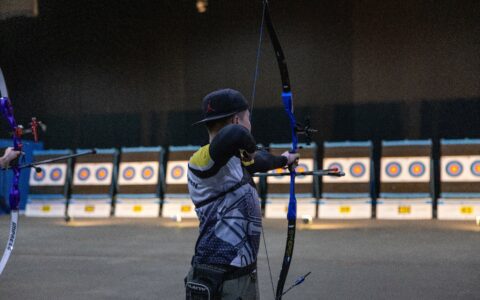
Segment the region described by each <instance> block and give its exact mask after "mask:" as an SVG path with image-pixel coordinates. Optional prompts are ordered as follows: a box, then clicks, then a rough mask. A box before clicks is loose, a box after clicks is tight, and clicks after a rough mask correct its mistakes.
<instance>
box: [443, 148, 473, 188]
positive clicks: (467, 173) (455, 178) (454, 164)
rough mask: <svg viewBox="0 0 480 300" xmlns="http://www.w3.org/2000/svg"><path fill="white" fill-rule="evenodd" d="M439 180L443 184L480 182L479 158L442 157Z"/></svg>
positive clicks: (471, 156)
mask: <svg viewBox="0 0 480 300" xmlns="http://www.w3.org/2000/svg"><path fill="white" fill-rule="evenodd" d="M440 169H441V172H440V180H441V181H443V182H478V181H480V156H479V155H465V156H463V155H462V156H442V157H441V158H440Z"/></svg>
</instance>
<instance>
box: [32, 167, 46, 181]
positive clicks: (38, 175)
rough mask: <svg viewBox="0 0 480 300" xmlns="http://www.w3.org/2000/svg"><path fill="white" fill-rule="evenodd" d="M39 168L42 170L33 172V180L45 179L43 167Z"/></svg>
mask: <svg viewBox="0 0 480 300" xmlns="http://www.w3.org/2000/svg"><path fill="white" fill-rule="evenodd" d="M40 169H41V170H42V171H41V172H38V173H37V172H35V173H34V174H33V180H35V181H37V182H38V181H42V180H43V179H45V175H46V174H45V169H44V168H40Z"/></svg>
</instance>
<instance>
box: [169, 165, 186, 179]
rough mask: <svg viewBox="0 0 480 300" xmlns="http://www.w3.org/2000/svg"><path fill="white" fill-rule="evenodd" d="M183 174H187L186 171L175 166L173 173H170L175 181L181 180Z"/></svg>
mask: <svg viewBox="0 0 480 300" xmlns="http://www.w3.org/2000/svg"><path fill="white" fill-rule="evenodd" d="M183 174H185V170H184V169H183V167H182V166H175V167H173V168H172V171H170V175H171V176H172V178H173V179H180V178H182V176H183Z"/></svg>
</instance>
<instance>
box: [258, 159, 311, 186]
mask: <svg viewBox="0 0 480 300" xmlns="http://www.w3.org/2000/svg"><path fill="white" fill-rule="evenodd" d="M295 170H296V171H297V172H309V171H313V159H312V158H305V159H300V162H299V164H298V167H297V168H295ZM286 172H288V169H283V168H279V169H275V170H272V171H270V172H269V173H286ZM295 182H296V183H312V182H313V176H297V177H296V178H295ZM267 183H268V184H290V176H287V175H285V176H279V177H274V176H270V177H267Z"/></svg>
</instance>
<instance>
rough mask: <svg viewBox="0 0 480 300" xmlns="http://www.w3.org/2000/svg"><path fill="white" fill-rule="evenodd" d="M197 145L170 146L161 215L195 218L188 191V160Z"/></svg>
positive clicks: (178, 218) (179, 218) (176, 217)
mask: <svg viewBox="0 0 480 300" xmlns="http://www.w3.org/2000/svg"><path fill="white" fill-rule="evenodd" d="M199 148H200V147H199V146H170V147H168V153H169V154H168V161H167V165H166V172H165V195H164V198H163V202H162V203H163V204H162V217H166V218H174V219H177V220H181V219H182V218H197V213H196V212H195V206H194V204H193V202H192V200H191V199H190V195H189V193H188V185H187V184H188V180H187V171H188V161H189V159H190V157H191V156H192V155H193V154H194V153H195V151H197V150H198V149H199Z"/></svg>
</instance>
